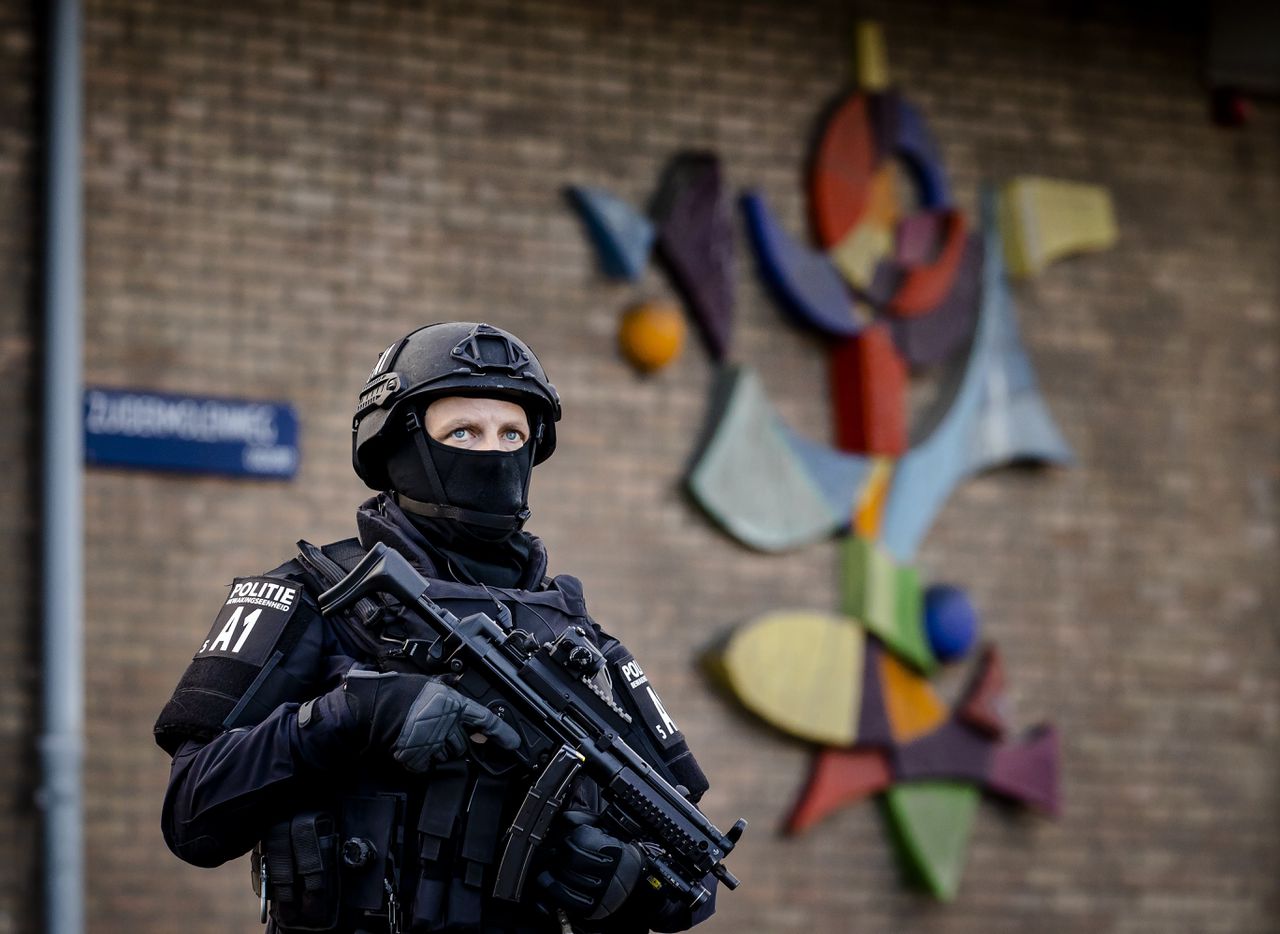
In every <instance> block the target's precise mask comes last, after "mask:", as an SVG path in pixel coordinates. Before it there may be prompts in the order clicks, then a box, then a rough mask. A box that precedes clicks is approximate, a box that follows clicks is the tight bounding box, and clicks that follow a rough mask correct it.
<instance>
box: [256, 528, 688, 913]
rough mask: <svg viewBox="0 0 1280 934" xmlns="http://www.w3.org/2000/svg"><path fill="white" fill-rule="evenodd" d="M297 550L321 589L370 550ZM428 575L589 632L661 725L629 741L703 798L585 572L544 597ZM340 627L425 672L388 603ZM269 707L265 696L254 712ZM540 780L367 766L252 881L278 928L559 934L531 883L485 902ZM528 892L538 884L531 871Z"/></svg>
mask: <svg viewBox="0 0 1280 934" xmlns="http://www.w3.org/2000/svg"><path fill="white" fill-rule="evenodd" d="M299 545H300V546H301V547H302V554H300V555H299V558H298V559H296V560H297V563H298V564H299V566H300V567H301V569H302V570H303V571H304V572H305V574H306V577H308V578H310V580H309V581H308V589H309V590H312V592H313V593H315V594H318V593H319V592H320V591H322V590H323V589H327V587H329V586H331V585H332V584H333V583H336V580H337V579H338V578H339V577H340V576H341V575H342V574H343V573H344V572H345V571H347V570H349V569H350V568H351V567H352V566H354V564H355V563H356V562H357V561H358V560H359V558H360V557H362V556H363V554H364V549H363V548H362V547H361V546H360V545H359V543H358V542H357V541H356V540H355V539H350V540H347V541H344V542H339V543H335V544H334V545H328V546H325V547H324V549H323V550H321V549H316V548H314V546H309V545H307V543H305V542H300V543H299ZM326 559H328V560H327V561H326ZM291 563H292V562H291ZM429 582H430V585H431V589H430V594H431V596H432V599H433V600H435V601H436V602H437V603H438V604H439V605H441V606H442V607H444V608H445V609H447V610H449V611H450V612H452V613H454V614H455V615H457V616H458V617H459V618H464V617H466V616H468V615H470V614H472V613H476V612H482V613H485V614H487V615H488V616H490V617H492V618H493V619H494V620H496V621H498V623H499V624H500V625H502V626H504V627H507V628H519V629H523V630H525V631H526V632H529V633H531V634H533V635H534V636H535V637H536V638H537V639H538V641H539V642H546V641H551V640H554V639H555V638H556V637H557V636H558V635H560V633H561V632H563V631H564V630H565V629H566V628H567V627H569V626H579V627H582V628H583V629H584V631H585V632H586V633H587V634H588V635H589V637H591V638H592V640H593V641H595V642H596V643H597V644H598V645H599V647H600V648H601V650H602V651H603V652H604V654H605V656H606V658H607V659H608V661H609V663H610V672H611V677H612V682H613V685H614V690H615V697H617V699H618V701H619V702H620V703H622V704H623V705H624V706H627V707H629V708H630V709H631V710H632V711H633V714H634V715H635V719H636V723H637V725H639V724H641V723H646V724H652V728H651V729H648V730H646V729H640V728H639V726H638V729H637V735H636V736H634V737H630V738H629V742H631V743H632V745H633V746H634V747H635V748H637V750H638V751H640V752H642V754H644V755H645V757H646V759H648V760H649V761H650V762H651V763H652V764H654V765H655V767H657V768H658V769H659V770H660V771H662V772H663V773H665V777H666V778H667V779H668V780H669V781H671V782H672V784H680V785H684V786H685V787H686V788H688V789H689V790H690V791H691V796H692V797H694V799H695V800H696V798H697V797H699V796H700V795H701V793H702V792H703V791H704V790H705V787H706V780H705V778H704V777H703V776H702V773H701V771H700V769H698V767H697V763H696V762H695V761H694V760H693V757H692V755H691V754H689V751H688V747H687V746H686V745H685V744H684V741H683V737H682V736H681V735H680V734H679V732H678V730H676V729H675V725H674V724H673V723H671V721H670V718H669V717H667V715H666V712H665V711H664V710H662V708H661V703H660V702H659V701H657V696H656V695H655V694H653V692H652V690H651V689H646V690H645V691H642V692H638V693H636V694H632V693H630V692H629V691H628V687H627V686H628V685H629V684H630V682H631V681H634V680H635V679H634V677H633V675H634V673H635V672H638V671H639V666H638V665H637V664H636V662H635V660H634V659H633V658H632V657H631V655H630V654H629V653H628V652H627V651H626V649H625V648H624V647H623V646H622V645H621V644H620V643H618V642H617V641H616V640H613V639H610V638H606V637H603V636H602V634H601V633H600V630H599V628H598V627H597V626H596V625H595V624H594V623H593V622H592V621H591V619H590V617H589V616H588V614H587V609H586V604H585V601H584V599H583V595H582V586H581V583H580V582H579V581H578V580H577V578H574V577H571V576H569V575H562V576H559V577H555V578H552V579H549V580H547V581H545V582H544V588H545V589H542V590H537V591H528V590H511V589H505V588H499V587H490V586H484V585H470V584H461V583H457V582H455V581H449V580H442V579H438V578H429ZM330 622H331V623H333V624H335V625H338V626H342V627H345V628H346V630H347V634H348V636H349V637H350V640H349V641H352V642H359V644H361V645H362V646H364V648H365V649H366V654H365V657H364V658H362V659H361V661H364V662H366V663H369V662H372V663H375V664H377V665H378V666H379V667H381V668H384V669H390V670H395V669H397V668H399V669H402V670H418V669H412V668H409V667H408V666H406V665H405V664H403V662H401V661H400V660H399V659H398V658H397V655H396V646H397V639H398V637H399V638H403V637H402V636H400V630H399V628H398V626H397V624H396V622H395V620H394V618H391V617H390V614H389V613H388V612H387V611H386V609H385V608H384V607H381V606H379V605H377V604H376V603H374V602H372V601H368V600H366V601H361V603H360V604H357V606H356V607H355V608H354V610H353V611H350V612H348V613H347V614H345V615H344V616H343V618H342V619H341V620H336V619H335V620H330ZM271 702H272V701H271V699H268V698H263V699H261V701H259V702H258V703H256V704H255V705H254V706H256V707H265V706H266V705H267V704H270V703H271ZM655 704H656V710H655V709H654V705H655ZM664 720H665V723H664V722H663V721H664ZM529 778H530V777H529V775H528V774H527V773H526V774H506V775H493V774H490V773H489V772H488V771H486V769H485V768H484V767H482V766H481V765H480V764H478V763H477V761H476V760H475V758H474V757H472V756H468V757H466V758H464V759H462V760H457V761H453V762H448V763H444V764H442V765H439V766H436V767H435V768H433V769H432V770H431V771H430V772H428V773H427V774H425V775H410V774H409V773H407V772H405V771H403V770H402V769H399V768H398V767H395V766H393V765H391V764H387V765H384V766H380V767H372V766H371V767H368V768H365V767H363V766H362V767H361V768H360V769H359V770H357V771H356V774H355V777H354V780H353V781H352V782H351V783H350V784H349V785H347V786H345V787H341V788H337V789H335V794H334V800H333V804H332V810H331V811H330V812H327V813H326V812H319V813H318V814H317V813H316V812H304V813H300V814H298V815H294V816H293V817H291V818H290V819H289V820H288V821H285V822H282V823H281V824H280V825H278V826H277V827H276V828H274V829H273V831H272V832H271V833H270V834H269V835H268V838H267V839H266V840H265V841H264V843H263V845H262V846H261V847H260V849H259V851H258V852H259V858H258V859H256V860H255V862H254V873H255V888H256V889H259V891H261V887H262V884H263V883H264V882H265V883H266V887H267V888H269V889H270V890H271V891H272V892H273V893H274V896H275V897H274V901H275V909H274V912H273V919H274V920H273V924H274V925H275V930H278V931H281V932H287V931H294V930H331V931H370V932H374V931H388V930H390V931H393V932H394V931H406V932H408V931H413V932H418V931H448V930H466V931H485V932H493V934H543V932H558V931H560V927H559V925H558V924H557V923H555V922H553V921H552V920H551V919H550V918H549V917H548V916H546V915H544V914H543V913H541V912H540V910H539V909H538V908H537V907H536V906H535V905H534V903H533V901H532V899H531V897H530V896H532V895H533V894H535V893H533V892H532V891H526V893H525V899H524V901H523V902H521V903H520V904H519V905H512V904H509V903H501V902H497V901H496V900H494V899H492V898H490V897H488V893H489V892H490V891H491V886H492V878H493V872H494V869H495V868H496V867H495V863H496V859H497V857H498V854H499V852H500V842H501V838H502V836H503V833H504V831H505V830H506V829H507V827H508V826H509V824H510V819H511V818H512V817H513V816H514V812H515V810H516V808H517V807H518V805H519V803H520V801H521V800H522V798H523V796H524V793H525V791H526V790H527V788H528V785H529ZM574 806H575V807H581V808H586V809H590V810H599V803H598V799H597V798H596V793H595V788H594V786H593V785H592V784H591V783H590V782H589V781H585V780H584V781H583V782H582V783H581V784H580V786H579V789H578V792H577V793H576V801H575V804H574ZM317 818H318V822H317ZM264 853H265V860H263V859H262V855H263V854H264ZM335 885H336V886H337V887H338V889H339V890H340V893H341V894H340V897H339V898H338V899H337V900H334V899H332V898H326V897H325V896H324V894H323V893H325V892H327V891H331V889H332V887H333V886H335ZM528 888H529V889H533V885H532V879H531V880H530V885H529V886H528ZM282 891H283V894H284V896H285V897H284V898H282V897H281V893H282ZM290 900H292V901H290ZM291 904H292V905H293V906H296V908H297V909H298V910H294V908H291V907H290V905H291ZM312 909H314V911H313V910H312ZM307 912H310V914H308V913H307Z"/></svg>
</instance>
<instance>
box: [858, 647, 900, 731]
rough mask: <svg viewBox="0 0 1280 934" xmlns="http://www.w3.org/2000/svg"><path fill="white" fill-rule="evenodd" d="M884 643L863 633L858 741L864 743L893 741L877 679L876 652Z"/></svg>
mask: <svg viewBox="0 0 1280 934" xmlns="http://www.w3.org/2000/svg"><path fill="white" fill-rule="evenodd" d="M884 650H885V649H884V646H883V645H882V644H881V642H880V640H879V639H877V638H876V637H875V636H873V635H870V634H868V635H867V644H866V646H865V648H864V649H863V652H862V706H861V707H859V708H858V744H859V745H864V746H881V747H884V748H886V749H887V748H889V747H890V746H892V745H893V730H892V728H891V727H890V726H889V711H888V709H887V708H886V707H885V703H884V686H883V685H882V684H881V683H880V655H881V653H882V652H884Z"/></svg>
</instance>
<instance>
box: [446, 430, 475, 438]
mask: <svg viewBox="0 0 1280 934" xmlns="http://www.w3.org/2000/svg"><path fill="white" fill-rule="evenodd" d="M470 434H471V432H469V431H467V429H465V428H455V429H453V431H451V432H449V437H450V438H453V439H454V440H455V441H466V440H467V437H468V435H470Z"/></svg>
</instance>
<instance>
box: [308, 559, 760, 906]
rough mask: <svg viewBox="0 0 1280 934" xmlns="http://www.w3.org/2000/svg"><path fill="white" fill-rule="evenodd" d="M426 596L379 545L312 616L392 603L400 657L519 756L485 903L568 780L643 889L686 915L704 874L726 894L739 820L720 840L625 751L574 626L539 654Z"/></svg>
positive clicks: (510, 873)
mask: <svg viewBox="0 0 1280 934" xmlns="http://www.w3.org/2000/svg"><path fill="white" fill-rule="evenodd" d="M429 589H430V584H429V583H428V582H427V580H426V579H424V578H423V577H422V575H420V574H419V573H418V572H417V571H416V570H414V568H413V566H412V565H410V564H409V562H408V561H406V560H405V559H404V557H403V556H401V555H400V554H399V553H398V552H396V551H394V550H391V549H389V548H387V547H386V545H383V544H381V543H379V544H377V545H374V546H373V548H372V549H371V550H370V551H369V553H368V554H367V555H365V557H364V558H363V559H362V560H361V561H360V563H359V564H357V565H356V566H355V567H354V568H352V569H351V572H350V573H349V574H348V575H347V576H346V577H345V578H343V579H342V580H341V581H340V582H339V583H338V584H336V585H335V586H333V587H332V588H330V589H329V590H327V591H325V592H324V593H323V594H321V596H320V610H321V612H323V613H325V614H328V613H330V612H333V611H335V610H339V609H342V608H344V607H346V606H349V605H351V604H352V603H354V602H355V601H357V600H359V599H361V598H362V597H365V596H366V595H369V594H374V593H384V594H389V595H391V596H393V597H395V598H396V600H398V601H399V602H400V603H401V604H402V605H403V606H404V608H405V609H407V610H408V611H409V613H410V614H411V616H410V617H404V618H402V619H401V623H402V625H405V626H406V627H407V628H406V630H405V632H406V634H407V636H408V638H406V639H405V640H404V645H403V647H402V649H401V650H400V653H399V654H400V656H401V657H402V658H405V659H407V660H409V661H410V662H411V663H413V664H414V665H416V666H418V667H420V668H423V669H425V670H431V671H441V670H446V671H451V672H453V674H454V675H455V677H456V679H457V681H456V684H455V687H457V689H458V690H460V691H461V692H462V693H463V694H466V695H467V696H469V697H471V698H473V699H474V700H476V701H478V702H479V703H481V704H484V705H485V706H487V707H488V708H489V709H491V710H493V711H494V712H495V713H497V714H498V716H500V717H501V718H502V719H503V720H504V721H505V722H506V723H507V724H509V725H510V726H511V727H513V728H514V729H515V730H516V732H517V733H519V734H520V738H521V745H520V747H519V748H518V749H517V750H515V751H514V752H512V753H504V755H511V756H514V757H515V758H516V760H517V763H516V764H517V765H518V766H523V767H524V768H525V769H528V770H529V771H531V772H532V773H533V774H534V775H535V778H534V780H533V783H532V785H531V787H530V788H529V790H528V792H527V793H526V795H525V798H524V801H523V803H522V804H521V806H520V809H519V811H518V812H517V813H516V816H515V819H514V821H513V822H512V824H511V827H510V829H509V830H508V831H507V835H506V840H505V843H504V845H503V852H502V856H501V858H500V860H499V862H498V868H497V872H496V882H495V885H494V896H495V897H497V898H501V899H505V900H508V901H517V900H519V898H520V895H521V892H522V891H523V889H524V883H525V877H526V876H527V875H528V871H529V865H530V860H531V859H532V857H533V854H534V851H535V850H536V849H537V848H538V844H539V843H540V842H541V841H542V839H543V838H544V836H545V835H546V832H547V829H548V827H549V826H550V825H551V821H552V819H553V818H554V817H555V816H556V814H557V813H559V811H560V809H561V808H562V807H563V806H564V803H565V800H566V798H567V797H568V795H569V793H570V791H571V790H572V788H573V785H574V783H575V781H576V779H577V778H578V777H579V773H582V774H585V775H586V776H588V777H590V778H591V779H592V780H594V781H595V783H596V784H597V785H598V786H599V787H600V792H601V795H602V797H603V798H604V800H605V801H606V802H607V803H608V808H607V810H606V813H607V814H608V816H609V820H610V821H611V822H612V823H613V824H614V825H616V826H617V828H618V829H619V830H620V831H621V832H622V834H623V835H625V836H626V837H627V838H629V839H631V840H633V841H634V842H635V843H637V844H638V845H639V846H640V849H641V850H642V851H643V852H644V855H645V869H646V872H647V873H648V878H649V882H650V884H651V885H653V886H654V887H655V888H657V889H659V890H668V891H669V892H671V893H674V895H675V897H677V898H679V899H681V900H683V901H684V902H685V904H687V905H688V906H689V907H690V908H696V907H697V906H699V905H701V904H702V903H703V902H705V901H706V900H707V898H709V897H710V892H709V890H708V889H707V887H706V885H704V880H705V879H706V877H707V876H708V875H714V876H715V877H716V878H717V879H719V880H720V881H721V882H723V883H724V884H725V886H726V887H727V888H729V889H736V888H737V887H738V884H739V883H738V879H737V878H736V877H735V876H734V875H733V873H731V872H730V871H729V870H728V869H727V868H726V867H725V865H724V862H723V860H724V858H725V856H727V855H728V854H729V851H731V850H732V849H733V847H734V845H735V844H736V843H737V842H738V838H739V837H741V836H742V832H743V830H745V829H746V826H747V822H746V821H745V820H743V819H739V820H738V821H737V822H736V823H735V824H734V825H733V827H731V828H730V829H729V831H728V833H721V832H720V831H719V830H718V829H717V828H716V826H715V825H714V824H712V823H711V821H709V820H707V818H706V817H705V816H703V814H702V812H701V811H699V810H698V809H697V808H696V807H695V806H694V805H693V804H692V803H690V802H689V800H688V799H686V798H685V796H684V795H683V794H681V793H680V791H679V790H678V789H676V788H674V787H672V785H671V784H670V783H669V782H668V781H667V780H666V779H664V778H663V777H662V776H661V775H659V774H658V772H657V771H656V770H655V769H654V768H653V767H651V766H650V765H649V763H648V762H646V761H645V760H644V758H643V757H642V756H641V755H639V754H638V753H637V752H636V751H635V750H634V749H632V747H631V746H630V745H628V744H627V742H626V739H625V738H626V737H627V736H628V735H634V730H635V725H633V723H632V718H631V715H630V714H628V713H627V711H626V710H624V709H623V708H621V707H619V706H618V705H617V704H616V703H615V701H614V698H613V697H612V696H609V695H610V693H611V692H609V691H608V690H606V689H604V688H603V687H602V686H601V685H600V683H599V681H598V680H597V677H596V676H597V673H598V672H600V671H601V670H602V669H603V668H604V666H605V659H604V656H603V655H602V654H601V652H600V650H599V648H597V647H596V645H595V644H594V643H592V642H591V641H590V640H589V639H588V638H587V635H586V633H585V632H584V631H583V630H582V629H581V628H579V627H574V626H570V627H569V628H568V629H566V630H565V631H564V632H563V633H561V635H560V636H559V637H557V638H556V639H555V640H554V641H552V642H545V643H541V644H540V643H539V642H538V641H537V639H536V638H534V636H533V635H531V634H530V633H528V632H526V631H524V630H522V629H513V630H510V631H508V630H504V629H503V628H502V627H501V626H499V625H498V623H496V622H495V621H494V620H493V619H491V618H490V617H488V616H486V615H485V614H484V613H474V614H472V615H471V616H468V617H466V618H465V619H458V617H457V616H455V615H453V614H452V613H450V612H449V611H448V610H446V609H444V608H443V607H441V606H439V605H438V604H437V603H435V601H433V600H432V599H431V598H430V597H428V596H427V591H428V590H429ZM396 641H399V640H398V639H397V640H396Z"/></svg>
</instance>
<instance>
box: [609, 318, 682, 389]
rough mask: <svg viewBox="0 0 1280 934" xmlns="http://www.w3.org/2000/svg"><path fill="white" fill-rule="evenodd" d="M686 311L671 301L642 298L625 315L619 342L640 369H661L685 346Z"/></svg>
mask: <svg viewBox="0 0 1280 934" xmlns="http://www.w3.org/2000/svg"><path fill="white" fill-rule="evenodd" d="M684 334H685V325H684V315H683V313H682V312H681V311H680V309H679V308H677V307H676V306H675V305H672V304H671V303H670V302H642V303H641V304H639V305H636V306H635V307H634V308H632V309H630V310H628V311H627V312H626V313H625V314H624V315H623V316H622V327H621V328H620V329H619V331H618V343H619V344H620V345H621V347H622V353H623V354H624V355H625V356H626V358H627V359H628V360H630V361H631V363H632V365H633V366H635V367H636V369H639V370H643V371H644V372H646V373H652V372H653V371H655V370H660V369H662V368H663V367H664V366H666V365H667V364H668V363H670V362H671V361H672V360H674V359H675V358H676V357H678V356H680V351H681V350H682V349H683V348H684Z"/></svg>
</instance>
